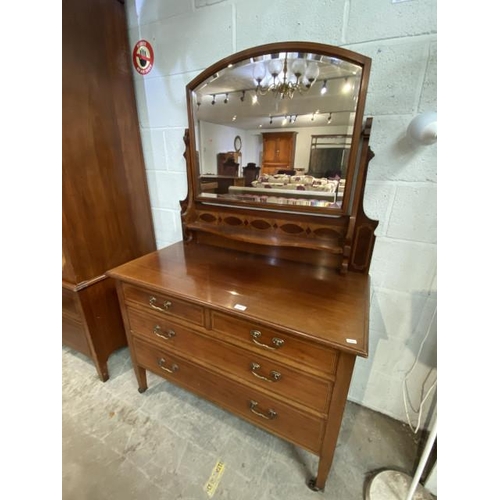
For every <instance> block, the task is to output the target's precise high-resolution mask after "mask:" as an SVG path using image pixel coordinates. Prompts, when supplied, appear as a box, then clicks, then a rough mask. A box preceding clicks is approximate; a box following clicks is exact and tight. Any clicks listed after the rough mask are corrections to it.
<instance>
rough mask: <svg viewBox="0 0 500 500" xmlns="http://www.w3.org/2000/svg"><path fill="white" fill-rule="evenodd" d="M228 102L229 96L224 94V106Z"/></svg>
mask: <svg viewBox="0 0 500 500" xmlns="http://www.w3.org/2000/svg"><path fill="white" fill-rule="evenodd" d="M228 100H229V94H226V98H225V99H224V104H227V101H228Z"/></svg>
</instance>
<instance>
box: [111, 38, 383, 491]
mask: <svg viewBox="0 0 500 500" xmlns="http://www.w3.org/2000/svg"><path fill="white" fill-rule="evenodd" d="M276 64H281V65H282V66H283V65H284V64H288V66H289V67H292V68H293V70H294V71H295V73H297V74H299V77H301V74H302V73H303V74H304V75H305V76H309V78H311V79H312V85H311V80H308V79H305V80H304V81H305V83H302V80H301V78H298V77H293V79H292V80H291V82H292V83H294V82H297V81H299V82H301V83H299V84H298V85H296V86H295V88H293V85H291V86H290V85H289V87H288V88H287V87H286V86H282V87H281V88H277V85H275V87H276V89H275V90H273V88H267V87H265V86H264V79H261V81H259V76H258V75H259V71H262V70H263V68H264V69H267V70H268V71H271V70H273V68H275V67H276ZM283 69H284V68H283ZM369 69H370V59H368V58H366V57H364V56H362V55H360V54H356V53H354V52H351V51H347V50H345V49H341V48H338V47H332V46H327V45H322V44H314V43H305V42H286V43H280V44H269V45H264V46H260V47H255V48H253V49H249V50H245V51H242V52H239V53H237V54H234V55H232V56H230V57H228V58H225V59H223V60H221V61H219V62H217V63H215V64H214V65H212V66H211V67H210V68H208V69H207V70H205V71H204V72H202V73H201V74H200V75H199V76H198V77H197V78H195V79H194V80H193V81H192V82H190V83H189V84H188V85H187V88H186V90H187V104H188V117H189V128H188V129H187V130H186V134H185V144H186V152H185V157H186V162H187V173H188V194H187V197H186V199H185V200H183V201H182V202H181V207H182V213H181V217H182V226H183V241H181V242H178V243H175V244H173V245H170V246H168V247H166V248H163V249H160V250H158V251H155V252H153V253H150V254H148V255H145V256H143V257H140V258H138V259H135V260H133V261H130V262H128V263H126V264H123V265H121V266H119V267H116V268H114V269H112V270H110V271H109V272H108V276H110V277H112V278H114V279H115V282H116V287H117V292H118V297H119V301H120V306H121V311H122V316H123V320H124V324H125V329H126V333H127V338H128V344H129V348H130V354H131V358H132V361H133V366H134V370H135V374H136V377H137V381H138V386H139V391H140V392H144V391H145V390H146V389H147V372H148V371H150V372H153V373H156V374H157V375H160V376H162V377H164V378H165V379H166V380H167V381H168V382H169V383H174V384H177V385H179V386H181V387H183V388H184V389H186V390H188V391H191V392H193V393H194V394H197V395H198V396H200V397H203V398H205V399H207V400H208V401H211V402H213V403H215V404H217V405H219V406H221V407H222V408H224V409H226V410H227V411H229V412H231V413H233V414H234V415H237V416H238V417H240V418H243V419H245V420H247V421H249V422H251V423H253V424H255V425H257V426H259V427H261V428H263V429H265V430H267V431H269V432H270V433H272V434H274V435H276V436H279V437H280V438H283V439H285V440H287V441H289V442H291V443H294V444H295V445H297V446H299V447H302V448H304V449H306V450H308V451H310V452H312V453H314V454H316V455H318V456H319V465H318V471H317V475H316V478H314V479H311V480H310V481H309V483H308V484H309V486H310V487H311V488H312V489H314V490H323V489H324V487H325V483H326V480H327V477H328V473H329V471H330V467H331V465H332V460H333V456H334V451H335V447H336V443H337V437H338V434H339V430H340V426H341V422H342V415H343V411H344V406H345V403H346V399H347V394H348V390H349V385H350V381H351V376H352V373H353V369H354V364H355V360H356V357H357V356H361V357H367V356H368V324H369V309H370V278H369V274H368V271H369V266H370V260H371V255H372V251H373V245H374V242H375V236H374V231H375V229H376V227H377V224H378V222H377V221H373V220H371V219H369V218H368V217H367V216H366V215H365V213H364V212H363V207H362V200H363V193H364V186H365V181H366V173H367V168H368V163H369V160H370V159H371V157H372V156H373V154H372V153H371V151H370V148H369V136H370V128H371V122H372V121H371V119H370V118H368V119H366V120H364V119H363V109H364V103H365V98H366V89H367V82H368V74H369ZM256 75H257V76H256ZM346 75H348V76H346ZM313 77H314V78H313ZM278 79H281V81H282V80H283V72H282V73H280V76H277V77H276V78H274V84H276V83H277V81H278ZM346 79H349V81H351V84H352V88H351V91H350V94H349V96H348V98H346V97H345V95H344V94H343V93H342V92H343V91H342V87H341V86H340V84H341V83H344V82H345V80H346ZM267 81H268V82H271V84H272V82H273V79H272V78H271V79H268V80H267ZM323 81H327V83H328V87H329V89H330V90H329V93H328V94H327V96H326V98H325V96H324V95H323V94H320V89H321V84H322V82H323ZM308 82H309V87H308V86H307V84H308ZM282 83H283V82H282ZM286 83H287V82H286V81H285V82H284V84H285V85H286ZM288 83H290V80H288ZM267 85H269V83H268V84H267ZM298 87H300V88H298ZM252 89H253V92H255V93H256V94H257V95H258V98H259V100H260V101H259V102H261V111H260V115H261V116H258V115H257V114H255V115H254V113H257V111H254V110H253V109H252V107H251V104H250V105H246V104H245V103H243V101H240V104H241V110H240V114H241V116H246V117H247V122H246V123H245V122H243V121H242V122H241V123H240V125H239V126H240V127H241V133H240V135H241V136H242V137H244V139H243V144H247V143H248V141H249V140H251V133H250V132H248V131H255V130H258V125H256V123H257V122H258V120H262V119H265V120H266V121H267V120H268V114H267V111H265V116H262V113H263V111H262V109H264V110H266V109H273V110H274V112H275V113H276V112H277V111H276V110H277V107H278V108H279V107H280V106H281V107H282V108H283V110H282V112H283V114H285V113H286V114H289V113H291V112H294V113H296V114H297V115H298V117H300V116H302V115H303V116H305V115H306V111H307V112H309V111H310V110H311V109H314V110H317V109H318V110H320V111H324V112H325V113H326V115H328V114H329V113H332V114H333V116H334V117H336V118H337V125H336V127H343V130H344V132H347V133H349V134H350V135H352V147H351V150H350V155H349V161H348V169H347V173H346V177H345V179H343V180H344V183H345V190H344V193H343V197H342V202H341V204H340V205H339V206H328V207H326V206H321V205H319V206H317V205H314V204H312V203H307V204H305V202H304V204H299V203H293V201H292V202H290V201H286V202H281V203H280V202H278V203H276V202H273V201H270V200H271V198H267V199H257V198H242V197H238V196H235V195H231V194H214V193H209V196H207V193H204V192H203V190H202V189H201V187H200V183H199V178H200V175H202V173H203V170H202V168H203V155H200V154H199V152H200V151H203V127H204V124H205V123H206V122H210V124H211V127H212V130H213V127H214V124H215V125H217V124H220V129H221V133H223V132H222V131H223V130H224V128H225V127H224V119H228V118H227V117H228V116H229V114H231V115H232V114H233V113H235V111H234V110H232V111H231V112H230V113H229V114H227V115H223V114H222V111H221V110H218V111H217V106H211V105H210V101H211V100H212V99H213V95H214V94H216V93H218V92H219V93H224V94H226V93H228V94H231V95H232V94H234V95H240V94H241V92H242V91H243V90H245V91H246V92H247V93H250V92H251V91H252ZM292 91H293V92H294V95H293V96H291V92H292ZM276 92H278V93H282V94H283V95H282V97H280V96H278V97H277V98H276V97H275V96H274V95H273V94H274V93H276ZM324 98H325V99H324ZM235 101H236V99H235ZM266 106H269V108H266ZM214 108H215V109H214ZM346 109H347V110H348V113H347V114H346V111H345V110H346ZM278 112H280V111H279V110H278ZM218 113H219V114H218ZM306 119H307V120H309V118H307V117H306ZM294 123H296V124H297V126H296V128H295V129H294V130H295V131H296V132H297V133H298V137H300V134H308V133H309V134H311V133H315V134H316V135H317V130H316V129H312V130H309V131H308V129H309V128H311V126H310V125H309V126H307V125H306V124H305V123H306V122H305V121H304V120H302V121H301V120H299V119H298V118H297V120H296V122H294ZM340 124H341V125H340ZM232 126H233V127H234V126H236V125H234V124H233V125H232ZM314 130H316V132H314ZM269 133H272V130H271V131H269ZM259 135H260V136H261V134H260V132H257V133H255V134H254V136H255V137H257V136H259ZM242 154H243V159H244V160H245V161H250V162H253V161H254V159H253V158H251V157H250V154H249V153H248V154H247V156H246V158H245V155H246V152H245V149H242ZM198 158H199V160H198ZM209 160H211V161H213V159H209ZM306 174H307V172H306ZM298 177H300V176H298ZM305 177H306V176H304V177H303V178H301V179H299V178H297V179H292V180H291V182H292V181H293V182H296V183H297V185H301V187H302V188H303V189H297V198H296V199H297V200H299V199H300V193H301V191H307V193H308V194H310V193H311V192H314V188H315V187H316V188H320V187H321V186H323V185H324V183H323V184H322V182H323V180H322V179H315V181H316V180H317V181H318V184H315V183H314V181H313V182H311V179H306V178H305ZM301 181H303V183H302V184H301ZM249 189H250V188H249ZM272 189H273V187H272V186H271V187H270V188H269V191H270V192H271V191H272ZM306 199H307V200H310V199H311V197H310V196H308V197H307V198H306ZM287 200H293V198H290V197H289V198H287Z"/></svg>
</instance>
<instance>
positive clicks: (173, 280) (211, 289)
mask: <svg viewBox="0 0 500 500" xmlns="http://www.w3.org/2000/svg"><path fill="white" fill-rule="evenodd" d="M107 275H108V276H110V277H112V278H115V279H118V280H120V281H124V282H127V283H131V284H134V285H136V286H140V287H143V288H148V289H151V290H154V291H156V292H157V293H166V294H170V295H172V296H175V297H178V298H181V299H186V300H190V301H191V302H195V303H198V304H201V305H204V306H208V307H210V308H212V309H215V310H219V311H222V312H226V313H231V314H233V315H235V316H238V317H240V318H243V319H247V320H251V321H257V322H260V323H262V324H265V325H268V326H272V327H278V328H280V329H282V330H284V331H288V332H290V333H293V334H296V335H299V336H303V337H304V338H306V339H310V340H314V341H316V342H319V343H321V344H324V345H328V346H331V347H336V348H338V349H341V350H343V351H347V352H350V353H353V354H356V355H359V356H363V357H367V355H368V318H369V308H370V277H369V275H366V274H358V273H352V272H350V273H347V275H340V274H339V273H338V272H337V271H336V270H334V269H331V268H327V267H321V266H313V265H310V264H304V263H298V262H292V261H288V260H284V259H276V258H273V257H269V256H262V255H256V254H252V253H246V252H241V251H237V250H230V249H226V248H221V247H216V246H211V245H203V244H196V243H191V244H187V243H184V242H178V243H174V244H172V245H170V246H167V247H165V248H162V249H160V250H157V251H155V252H152V253H150V254H147V255H145V256H143V257H139V258H138V259H135V260H133V261H130V262H128V263H126V264H123V265H121V266H119V267H116V268H114V269H112V270H110V271H108V273H107Z"/></svg>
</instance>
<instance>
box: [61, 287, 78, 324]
mask: <svg viewBox="0 0 500 500" xmlns="http://www.w3.org/2000/svg"><path fill="white" fill-rule="evenodd" d="M62 312H63V314H64V315H66V316H71V317H73V318H75V319H80V310H79V307H78V296H77V292H72V291H71V290H68V289H67V288H63V289H62Z"/></svg>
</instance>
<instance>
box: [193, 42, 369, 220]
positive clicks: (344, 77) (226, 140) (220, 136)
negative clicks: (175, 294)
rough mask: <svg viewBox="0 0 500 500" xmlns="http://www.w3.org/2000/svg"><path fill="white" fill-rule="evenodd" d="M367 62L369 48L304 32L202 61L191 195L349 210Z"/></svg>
mask: <svg viewBox="0 0 500 500" xmlns="http://www.w3.org/2000/svg"><path fill="white" fill-rule="evenodd" d="M369 71H370V59H369V58H367V57H365V56H362V55H360V54H357V53H354V52H351V51H348V50H345V49H341V48H339V47H333V46H329V45H323V44H315V43H307V42H286V43H280V44H269V45H264V46H260V47H255V48H253V49H249V50H245V51H242V52H239V53H237V54H234V55H232V56H230V57H227V58H225V59H223V60H221V61H219V62H217V63H215V64H214V65H212V66H211V67H210V68H208V69H207V70H205V71H204V72H203V73H201V74H200V75H199V76H198V77H196V78H195V79H194V80H192V81H191V82H190V83H189V84H188V85H187V98H188V114H189V137H190V140H189V144H188V150H189V152H188V154H189V155H190V159H191V161H188V164H189V165H190V166H191V172H190V173H189V184H190V186H189V189H190V191H191V194H190V196H191V197H192V198H191V200H192V201H194V200H195V201H196V202H197V203H206V204H211V205H213V204H215V205H224V206H228V205H229V206H240V207H248V208H259V209H269V210H280V211H293V212H305V213H317V214H330V215H337V214H338V215H346V214H349V210H350V201H351V198H352V195H351V193H352V190H353V189H352V188H353V182H354V177H355V170H356V162H357V157H358V155H357V151H358V147H359V142H360V135H361V129H362V119H363V111H364V104H365V99H366V90H367V83H368V76H369ZM235 138H237V140H235Z"/></svg>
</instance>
